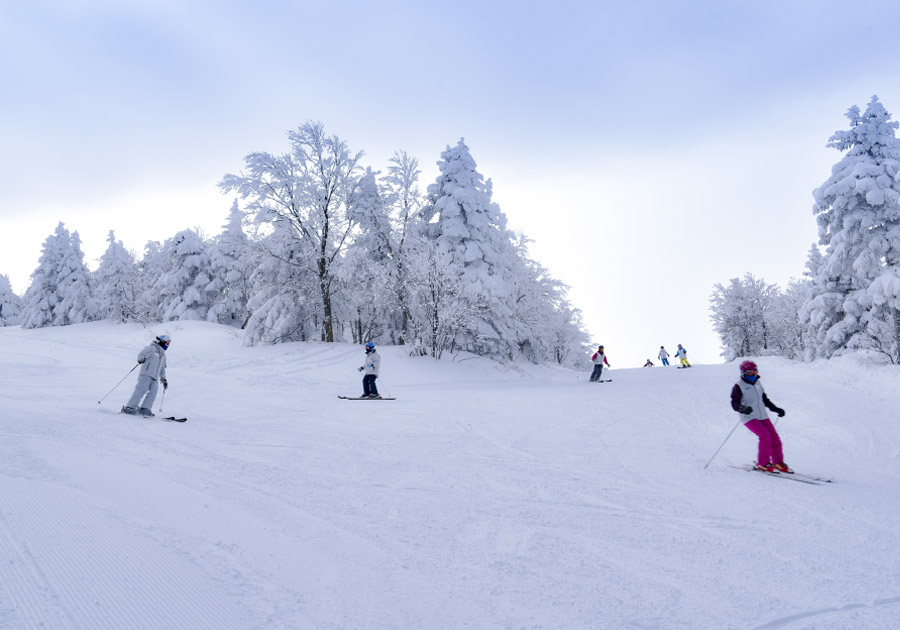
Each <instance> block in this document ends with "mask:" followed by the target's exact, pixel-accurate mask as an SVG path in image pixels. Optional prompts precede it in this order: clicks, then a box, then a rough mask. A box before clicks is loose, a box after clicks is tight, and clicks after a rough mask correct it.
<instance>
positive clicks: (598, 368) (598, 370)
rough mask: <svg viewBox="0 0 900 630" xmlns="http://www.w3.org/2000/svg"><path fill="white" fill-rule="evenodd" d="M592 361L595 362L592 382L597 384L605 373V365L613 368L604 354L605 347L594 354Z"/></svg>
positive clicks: (599, 348) (601, 347)
mask: <svg viewBox="0 0 900 630" xmlns="http://www.w3.org/2000/svg"><path fill="white" fill-rule="evenodd" d="M591 360H592V361H593V362H594V371H593V372H591V382H592V383H596V382H597V381H599V380H600V375H601V374H602V373H603V364H604V363H605V364H606V366H607V367H611V366H610V365H609V361H607V360H606V353H605V352H603V346H600V347H598V348H597V352H595V353H594V356H593V357H591Z"/></svg>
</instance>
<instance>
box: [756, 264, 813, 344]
mask: <svg viewBox="0 0 900 630" xmlns="http://www.w3.org/2000/svg"><path fill="white" fill-rule="evenodd" d="M808 299H809V280H791V282H789V283H788V285H787V288H785V290H784V291H776V293H775V295H773V296H772V302H771V304H770V306H769V309H768V310H767V311H766V313H765V325H766V333H767V335H766V336H767V340H766V343H767V346H768V349H769V351H770V352H772V353H773V354H777V355H779V356H782V357H786V358H788V359H801V360H802V359H804V358H805V356H806V350H807V345H808V336H807V327H806V325H805V324H804V323H803V320H802V319H801V317H800V311H801V310H802V309H803V307H804V305H805V304H806V301H807V300H808Z"/></svg>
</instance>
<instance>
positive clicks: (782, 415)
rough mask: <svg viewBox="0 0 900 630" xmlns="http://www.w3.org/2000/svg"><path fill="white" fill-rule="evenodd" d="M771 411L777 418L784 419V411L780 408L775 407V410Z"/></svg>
mask: <svg viewBox="0 0 900 630" xmlns="http://www.w3.org/2000/svg"><path fill="white" fill-rule="evenodd" d="M772 411H774V412H775V413H777V414H778V417H779V418H783V417H784V409H781V408H780V407H776V408H775V409H773V410H772Z"/></svg>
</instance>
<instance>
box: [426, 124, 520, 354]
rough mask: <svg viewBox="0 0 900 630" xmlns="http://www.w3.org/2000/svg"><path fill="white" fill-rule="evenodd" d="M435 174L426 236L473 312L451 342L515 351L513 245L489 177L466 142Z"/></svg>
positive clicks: (449, 152) (482, 350) (448, 153)
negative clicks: (443, 258)
mask: <svg viewBox="0 0 900 630" xmlns="http://www.w3.org/2000/svg"><path fill="white" fill-rule="evenodd" d="M438 168H439V170H440V175H439V176H438V177H437V180H436V181H435V183H434V184H432V185H430V186H429V187H428V201H427V205H428V206H429V207H430V210H429V211H428V213H429V214H433V215H435V216H436V220H435V222H434V223H433V224H432V225H431V226H430V228H431V229H430V236H431V238H433V239H434V240H435V242H436V243H437V244H438V245H439V247H440V248H441V249H442V250H443V252H444V253H445V254H447V258H448V261H449V265H450V271H451V272H452V273H456V274H458V275H459V277H460V280H461V289H462V297H463V298H465V299H466V300H468V301H469V303H470V309H471V310H473V311H475V312H477V313H478V315H477V316H476V317H475V318H473V320H472V323H473V326H472V328H470V329H468V330H465V331H460V335H459V336H458V339H456V344H457V345H458V346H459V347H461V348H464V349H466V350H470V351H472V352H475V353H477V354H481V355H488V356H494V357H498V358H504V359H509V358H512V357H513V356H514V349H515V344H516V325H515V321H514V320H513V312H512V295H511V288H510V286H509V283H508V281H509V276H510V275H511V271H510V269H511V267H512V264H513V263H512V261H513V258H514V257H515V255H516V253H515V249H514V247H513V244H512V234H511V233H510V232H509V230H508V229H507V227H506V215H504V214H503V213H502V212H501V211H500V208H499V206H498V205H497V204H495V203H493V202H492V201H491V193H492V191H491V187H492V185H491V181H490V180H487V181H485V179H484V178H483V176H482V175H481V174H480V173H479V172H478V170H477V169H476V164H475V160H474V159H472V155H471V154H470V152H469V148H468V147H467V146H466V144H465V142H464V141H463V140H462V139H460V141H459V143H458V144H457V145H456V146H455V147H447V149H446V150H445V151H444V152H443V153H441V160H440V161H439V162H438Z"/></svg>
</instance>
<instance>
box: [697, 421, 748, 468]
mask: <svg viewBox="0 0 900 630" xmlns="http://www.w3.org/2000/svg"><path fill="white" fill-rule="evenodd" d="M743 421H744V419H743V418H738V421H737V424H736V425H734V429H737V428H738V425H739V424H740V423H741V422H743ZM734 429H732V430H731V433H734ZM731 433H729V434H728V436H727V437H726V438H725V440H724V441H723V442H722V444H721V445H720V446H719V448H717V449H716V452H715V453H713V456H712V457H710V458H709V461H708V462H706V466H704V467H703V468H704V469H705V468H706V467H707V466H709V465H710V464H712V460H714V459H715V458H716V455H718V454H719V451H721V450H722V447H723V446H725V442H727V441H728V438H730V437H731Z"/></svg>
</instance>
